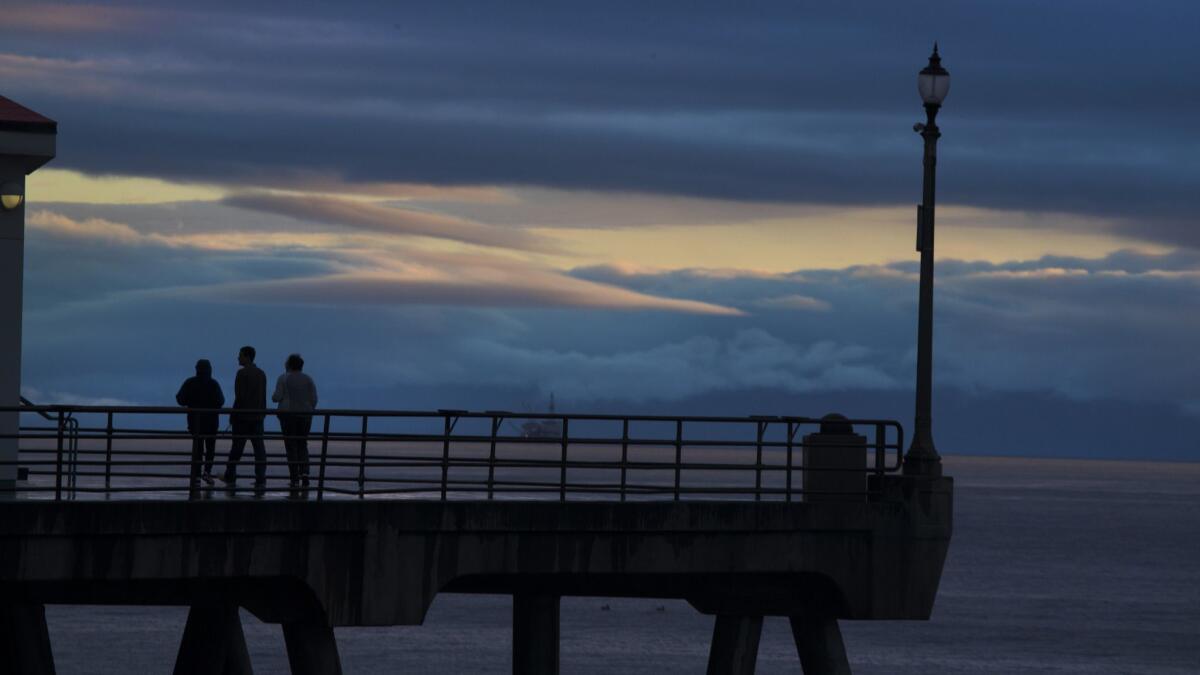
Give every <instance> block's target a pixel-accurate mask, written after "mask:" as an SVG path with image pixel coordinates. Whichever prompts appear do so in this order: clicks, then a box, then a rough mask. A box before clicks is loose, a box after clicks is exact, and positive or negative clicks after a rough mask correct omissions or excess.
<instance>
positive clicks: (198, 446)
mask: <svg viewBox="0 0 1200 675" xmlns="http://www.w3.org/2000/svg"><path fill="white" fill-rule="evenodd" d="M203 454H204V439H203V437H201V436H200V435H198V434H192V465H191V467H190V468H189V469H188V476H189V481H190V482H191V484H192V486H193V487H195V486H197V485H199V484H200V463H201V461H202V460H203Z"/></svg>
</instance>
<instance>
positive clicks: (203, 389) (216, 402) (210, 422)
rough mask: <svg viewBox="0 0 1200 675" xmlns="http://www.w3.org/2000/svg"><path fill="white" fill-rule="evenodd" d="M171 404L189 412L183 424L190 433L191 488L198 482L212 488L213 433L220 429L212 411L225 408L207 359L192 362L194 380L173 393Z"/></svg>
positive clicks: (214, 436) (214, 435)
mask: <svg viewBox="0 0 1200 675" xmlns="http://www.w3.org/2000/svg"><path fill="white" fill-rule="evenodd" d="M175 402H176V403H178V404H179V405H181V406H183V407H185V408H188V409H189V410H188V415H187V424H188V431H189V432H191V434H192V470H191V486H192V487H193V488H195V487H199V485H200V480H201V479H203V480H204V482H205V483H207V484H208V485H212V484H213V477H212V467H213V459H214V457H215V455H216V452H217V431H218V430H219V429H220V426H221V422H220V419H221V416H220V414H219V413H217V412H215V411H216V410H218V409H220V408H221V407H223V406H224V405H225V394H224V393H223V392H222V391H221V385H220V384H219V383H218V382H217V381H216V380H214V379H213V376H212V364H211V363H209V362H208V359H200V360H199V361H197V362H196V375H195V377H189V378H188V379H186V380H184V382H183V386H181V387H180V388H179V393H178V394H175ZM210 411H211V412H210ZM201 459H203V462H204V464H203V469H204V471H203V473H201V472H200V469H201Z"/></svg>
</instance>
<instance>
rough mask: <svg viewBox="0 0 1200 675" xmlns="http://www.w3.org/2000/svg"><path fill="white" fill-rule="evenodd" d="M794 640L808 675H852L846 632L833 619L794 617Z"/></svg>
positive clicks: (805, 674)
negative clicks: (843, 640)
mask: <svg viewBox="0 0 1200 675" xmlns="http://www.w3.org/2000/svg"><path fill="white" fill-rule="evenodd" d="M791 621H792V637H793V638H795V640H796V651H797V652H799V653H800V665H801V667H802V668H803V669H804V675H850V662H849V661H848V660H847V659H846V645H845V643H844V642H842V629H841V628H838V622H837V619H835V618H833V617H831V616H793V617H791Z"/></svg>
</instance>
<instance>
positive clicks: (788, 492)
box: [784, 422, 796, 502]
mask: <svg viewBox="0 0 1200 675" xmlns="http://www.w3.org/2000/svg"><path fill="white" fill-rule="evenodd" d="M795 438H796V423H795V422H788V423H787V479H786V485H787V487H786V489H785V490H784V501H788V502H790V501H792V443H793V442H794V441H795Z"/></svg>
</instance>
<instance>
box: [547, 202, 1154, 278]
mask: <svg viewBox="0 0 1200 675" xmlns="http://www.w3.org/2000/svg"><path fill="white" fill-rule="evenodd" d="M938 216H939V217H938V224H937V241H936V246H937V256H938V257H939V258H956V259H960V260H983V261H988V262H994V263H1000V262H1005V261H1012V260H1029V259H1036V258H1040V257H1042V256H1044V255H1067V256H1078V257H1084V258H1094V257H1102V256H1104V255H1107V254H1109V253H1112V252H1113V251H1117V250H1120V249H1136V250H1140V251H1145V252H1151V253H1163V252H1166V251H1167V250H1169V249H1166V248H1163V247H1155V246H1151V245H1147V244H1145V243H1144V242H1141V241H1137V240H1133V239H1128V238H1124V237H1121V236H1118V235H1115V234H1112V229H1111V226H1110V225H1109V224H1108V223H1106V222H1103V221H1102V220H1100V219H1096V220H1095V221H1094V222H1089V221H1087V220H1086V219H1082V218H1080V217H1078V216H1061V217H1059V218H1057V219H1053V220H1052V219H1051V217H1049V216H1045V215H1041V216H1030V215H1028V214H1023V213H1007V212H999V211H985V210H981V209H968V208H953V207H948V208H945V209H942V210H940V211H939V213H938ZM1048 221H1049V222H1048ZM535 231H536V232H538V233H540V234H543V235H545V236H548V237H552V238H554V239H556V240H558V241H559V242H561V244H562V246H563V247H564V248H565V249H567V250H568V251H570V253H571V254H572V255H571V256H570V257H569V258H564V259H561V260H558V261H556V262H557V263H558V264H561V265H564V266H574V265H597V264H606V263H611V262H613V261H619V262H620V263H623V264H627V265H631V266H634V267H646V268H656V269H681V268H688V267H697V268H710V269H722V268H725V269H744V270H753V271H758V272H770V273H776V272H790V271H794V270H798V269H840V268H844V267H848V266H851V265H878V264H884V263H889V262H895V261H901V260H917V259H919V255H918V254H917V252H916V250H915V245H916V214H915V209H910V208H871V209H856V208H846V209H841V210H835V211H828V212H825V213H819V214H814V215H812V216H807V217H798V218H788V219H771V220H762V221H754V222H746V223H736V224H730V225H707V226H681V225H670V226H651V227H639V228H624V229H612V230H603V229H582V228H580V229H574V228H539V229H537V230H535Z"/></svg>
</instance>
